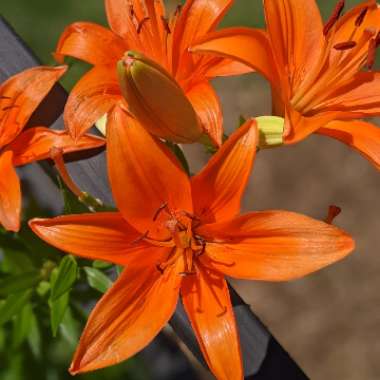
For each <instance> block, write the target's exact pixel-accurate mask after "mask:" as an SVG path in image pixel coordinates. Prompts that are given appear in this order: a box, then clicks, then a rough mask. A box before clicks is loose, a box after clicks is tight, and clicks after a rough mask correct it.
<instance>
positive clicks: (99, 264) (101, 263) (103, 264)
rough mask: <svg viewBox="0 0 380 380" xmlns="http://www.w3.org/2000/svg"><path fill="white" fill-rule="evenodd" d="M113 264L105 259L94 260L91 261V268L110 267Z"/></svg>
mask: <svg viewBox="0 0 380 380" xmlns="http://www.w3.org/2000/svg"><path fill="white" fill-rule="evenodd" d="M112 265H113V264H111V263H108V262H107V261H101V260H95V261H93V262H92V266H93V268H96V269H108V268H111V267H112Z"/></svg>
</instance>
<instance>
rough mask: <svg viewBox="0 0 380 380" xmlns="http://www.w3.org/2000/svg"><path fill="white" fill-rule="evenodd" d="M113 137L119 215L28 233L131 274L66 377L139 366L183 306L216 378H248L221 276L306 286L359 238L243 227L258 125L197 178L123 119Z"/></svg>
mask: <svg viewBox="0 0 380 380" xmlns="http://www.w3.org/2000/svg"><path fill="white" fill-rule="evenodd" d="M107 131H108V132H107V144H108V145H107V148H108V149H107V152H108V160H107V161H108V169H109V177H110V182H111V187H112V192H113V195H114V199H115V201H116V204H117V206H118V208H119V210H120V212H113V213H96V214H82V215H69V216H61V217H56V218H52V219H34V220H32V221H31V222H30V227H31V228H32V230H33V231H34V232H35V233H36V234H37V235H38V236H40V237H41V238H42V239H44V240H45V241H46V242H48V243H49V244H52V245H54V246H56V247H58V248H60V249H62V250H64V251H66V252H70V253H73V254H76V255H78V256H81V257H85V258H90V259H101V260H106V261H109V262H112V263H115V264H119V265H122V266H124V267H125V268H124V271H123V272H122V274H121V275H120V277H119V278H118V280H117V281H116V282H115V284H114V285H113V287H112V288H111V289H109V291H108V292H107V293H106V294H105V295H104V296H103V298H102V299H101V300H100V301H99V303H98V304H97V305H96V307H95V309H94V310H93V311H92V313H91V315H90V317H89V320H88V322H87V326H86V328H85V330H84V332H83V334H82V337H81V340H80V343H79V346H78V348H77V351H76V353H75V355H74V359H73V362H72V365H71V368H70V372H71V373H72V374H76V373H79V372H85V371H90V370H95V369H97V368H101V367H105V366H109V365H112V364H115V363H118V362H120V361H122V360H125V359H127V358H129V357H130V356H132V355H134V354H135V353H136V352H138V351H139V350H141V349H142V348H144V347H145V346H146V345H147V344H148V343H149V342H150V341H151V340H152V339H153V338H154V337H155V336H156V335H157V334H158V332H159V331H160V329H161V328H162V327H163V326H164V325H165V324H166V323H167V322H168V320H169V319H170V317H171V316H172V314H173V312H174V309H175V307H176V304H177V300H178V297H179V295H181V297H182V301H183V303H184V306H185V309H186V312H187V314H188V316H189V318H190V321H191V324H192V326H193V328H194V331H195V333H196V336H197V338H198V341H199V345H200V347H201V349H202V352H203V355H204V357H205V360H206V361H207V363H208V365H209V367H210V369H211V371H212V372H213V374H214V375H215V376H216V377H217V378H218V379H223V380H227V379H228V380H233V379H242V378H243V369H242V362H241V352H240V345H239V338H238V332H237V328H236V324H235V319H234V314H233V310H232V306H231V302H230V297H229V292H228V287H227V283H226V280H225V278H224V276H225V275H227V276H231V277H236V278H245V279H255V280H266V281H285V280H291V279H295V278H299V277H302V276H304V275H306V274H308V273H311V272H313V271H316V270H318V269H320V268H322V267H324V266H326V265H329V264H331V263H333V262H335V261H337V260H339V259H341V258H343V257H344V256H345V255H347V254H348V253H349V252H351V251H352V249H353V248H354V242H353V240H352V238H351V237H350V236H349V235H347V234H346V233H345V232H343V231H342V230H340V229H339V228H337V227H335V226H332V225H330V224H327V223H324V222H321V221H318V220H314V219H312V218H309V217H306V216H303V215H299V214H296V213H292V212H286V211H262V212H252V213H249V214H245V215H241V216H239V210H240V201H241V197H242V194H243V192H244V189H245V187H246V184H247V181H248V177H249V174H250V172H251V169H252V165H253V161H254V157H255V151H256V146H257V142H258V133H257V128H256V125H255V121H254V120H250V121H248V122H247V123H246V124H245V125H244V126H242V127H241V128H239V129H238V130H237V131H236V132H235V133H234V134H233V135H231V137H230V138H229V139H228V140H227V142H226V143H224V144H223V146H222V147H221V149H220V150H219V151H218V152H217V153H216V154H215V155H214V156H213V157H212V158H211V160H210V161H209V163H208V164H207V166H206V167H205V168H204V169H203V170H202V171H201V172H200V173H199V174H197V175H196V176H194V177H192V178H191V179H190V178H189V177H188V176H187V175H186V174H185V173H184V171H183V170H182V169H181V167H180V165H179V163H178V162H177V160H176V158H175V157H174V156H173V155H172V153H171V151H169V150H168V149H167V147H166V146H165V145H164V144H163V143H162V142H161V141H159V140H157V139H156V138H155V137H153V136H152V135H150V134H149V133H148V132H147V131H146V130H145V129H144V128H143V127H142V126H140V124H138V123H137V122H136V121H135V120H134V119H133V118H132V117H130V116H129V115H128V114H127V113H126V112H125V111H123V110H122V109H121V108H116V109H115V110H114V111H113V112H112V113H111V114H110V115H109V120H108V126H107ZM141 146H144V148H145V149H144V150H141V149H138V148H137V147H141Z"/></svg>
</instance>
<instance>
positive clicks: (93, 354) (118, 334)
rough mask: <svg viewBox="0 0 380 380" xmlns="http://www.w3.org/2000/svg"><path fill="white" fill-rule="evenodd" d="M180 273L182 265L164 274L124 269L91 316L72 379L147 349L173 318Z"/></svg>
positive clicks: (150, 268) (72, 370)
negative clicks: (75, 375)
mask: <svg viewBox="0 0 380 380" xmlns="http://www.w3.org/2000/svg"><path fill="white" fill-rule="evenodd" d="M147 253H148V254H149V252H147ZM181 268H183V265H182V267H181V264H180V260H178V261H177V263H176V265H172V266H169V267H168V268H167V269H166V270H165V272H164V273H163V274H161V273H160V272H159V271H158V270H157V269H156V267H155V266H154V265H151V266H146V267H139V268H137V269H136V268H135V267H133V266H131V267H127V268H125V269H124V271H123V272H122V274H121V275H120V277H119V279H118V280H117V281H116V283H115V284H114V285H113V286H112V288H111V289H110V290H109V291H108V292H107V293H106V294H105V295H104V296H103V297H102V299H101V300H100V301H99V302H98V303H97V305H96V307H95V309H94V310H93V311H92V313H91V315H90V317H89V319H88V321H87V325H86V327H85V330H84V332H83V334H82V337H81V339H80V342H79V346H78V348H77V351H76V353H75V355H74V359H73V362H72V364H71V367H70V372H71V374H73V375H74V374H77V373H80V372H87V371H92V370H95V369H98V368H103V367H106V366H110V365H113V364H116V363H119V362H121V361H123V360H126V359H128V358H130V357H131V356H133V355H134V354H135V353H137V352H138V351H140V350H141V349H143V348H144V347H145V346H146V345H148V344H149V343H150V342H151V341H152V339H153V338H154V337H155V336H156V335H157V334H158V333H159V331H160V330H161V329H162V328H163V327H164V325H165V324H166V323H167V322H168V320H169V319H170V317H171V316H172V314H173V312H174V309H175V307H176V304H177V300H178V292H179V285H180V281H181V276H180V275H179V272H180V271H181V270H182V269H181ZM163 301H164V302H163Z"/></svg>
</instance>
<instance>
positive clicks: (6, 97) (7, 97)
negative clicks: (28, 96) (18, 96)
mask: <svg viewBox="0 0 380 380" xmlns="http://www.w3.org/2000/svg"><path fill="white" fill-rule="evenodd" d="M0 99H12V98H11V97H10V96H5V95H0Z"/></svg>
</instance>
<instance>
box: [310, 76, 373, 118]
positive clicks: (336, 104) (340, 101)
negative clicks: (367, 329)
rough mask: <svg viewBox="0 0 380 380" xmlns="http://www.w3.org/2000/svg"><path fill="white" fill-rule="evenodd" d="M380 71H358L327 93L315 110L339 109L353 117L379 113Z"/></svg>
mask: <svg viewBox="0 0 380 380" xmlns="http://www.w3.org/2000/svg"><path fill="white" fill-rule="evenodd" d="M379 86H380V72H379V71H375V72H359V73H357V74H355V75H354V76H353V77H352V78H351V79H350V80H349V81H347V83H346V84H345V85H344V86H341V87H339V88H338V89H337V90H335V91H334V92H331V93H330V94H329V97H328V98H327V100H325V101H324V102H321V103H320V104H319V105H318V106H316V107H314V108H315V111H318V110H321V111H326V110H327V111H330V110H331V111H341V112H344V114H345V115H346V118H347V115H349V116H350V115H353V116H354V117H366V116H378V115H380V93H379Z"/></svg>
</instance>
